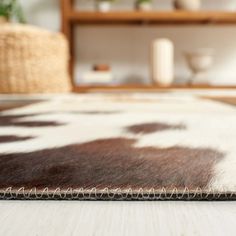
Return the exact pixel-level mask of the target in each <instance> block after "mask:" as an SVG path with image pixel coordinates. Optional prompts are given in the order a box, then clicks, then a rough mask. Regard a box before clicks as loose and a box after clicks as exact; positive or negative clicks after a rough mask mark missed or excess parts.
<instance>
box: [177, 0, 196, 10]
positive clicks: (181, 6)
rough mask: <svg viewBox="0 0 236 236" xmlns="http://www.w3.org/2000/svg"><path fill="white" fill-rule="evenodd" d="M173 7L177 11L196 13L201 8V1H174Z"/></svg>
mask: <svg viewBox="0 0 236 236" xmlns="http://www.w3.org/2000/svg"><path fill="white" fill-rule="evenodd" d="M174 6H175V8H176V9H178V10H186V11H198V10H200V8H201V0H174Z"/></svg>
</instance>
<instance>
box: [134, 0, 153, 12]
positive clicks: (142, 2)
mask: <svg viewBox="0 0 236 236" xmlns="http://www.w3.org/2000/svg"><path fill="white" fill-rule="evenodd" d="M135 8H136V9H137V10H139V11H151V10H152V0H137V1H136V2H135Z"/></svg>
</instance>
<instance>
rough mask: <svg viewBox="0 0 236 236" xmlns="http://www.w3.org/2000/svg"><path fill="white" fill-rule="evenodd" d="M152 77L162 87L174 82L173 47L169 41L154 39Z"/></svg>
mask: <svg viewBox="0 0 236 236" xmlns="http://www.w3.org/2000/svg"><path fill="white" fill-rule="evenodd" d="M151 54H152V77H153V81H154V82H155V83H157V84H159V85H162V86H169V85H171V84H172V83H173V81H174V45H173V42H172V41H171V40H169V39H164V38H163V39H156V40H154V42H153V43H152V52H151Z"/></svg>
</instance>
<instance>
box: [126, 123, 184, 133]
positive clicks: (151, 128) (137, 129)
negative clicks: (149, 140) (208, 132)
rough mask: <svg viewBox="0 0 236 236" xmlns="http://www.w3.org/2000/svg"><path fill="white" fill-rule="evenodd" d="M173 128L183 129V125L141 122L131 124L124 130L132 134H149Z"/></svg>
mask: <svg viewBox="0 0 236 236" xmlns="http://www.w3.org/2000/svg"><path fill="white" fill-rule="evenodd" d="M173 129H174V130H175V129H185V126H184V125H169V124H164V123H157V122H153V123H143V124H137V125H131V126H128V127H127V128H126V130H127V131H128V132H130V133H133V134H139V133H143V134H150V133H155V132H161V131H165V130H173Z"/></svg>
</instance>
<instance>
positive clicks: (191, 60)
mask: <svg viewBox="0 0 236 236" xmlns="http://www.w3.org/2000/svg"><path fill="white" fill-rule="evenodd" d="M185 58H186V61H187V64H188V66H189V68H190V70H191V71H192V76H191V78H190V80H189V84H190V85H192V84H207V83H208V81H207V73H208V71H209V69H210V68H211V66H212V65H213V62H214V49H211V48H209V49H198V50H196V51H192V52H186V53H185Z"/></svg>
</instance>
